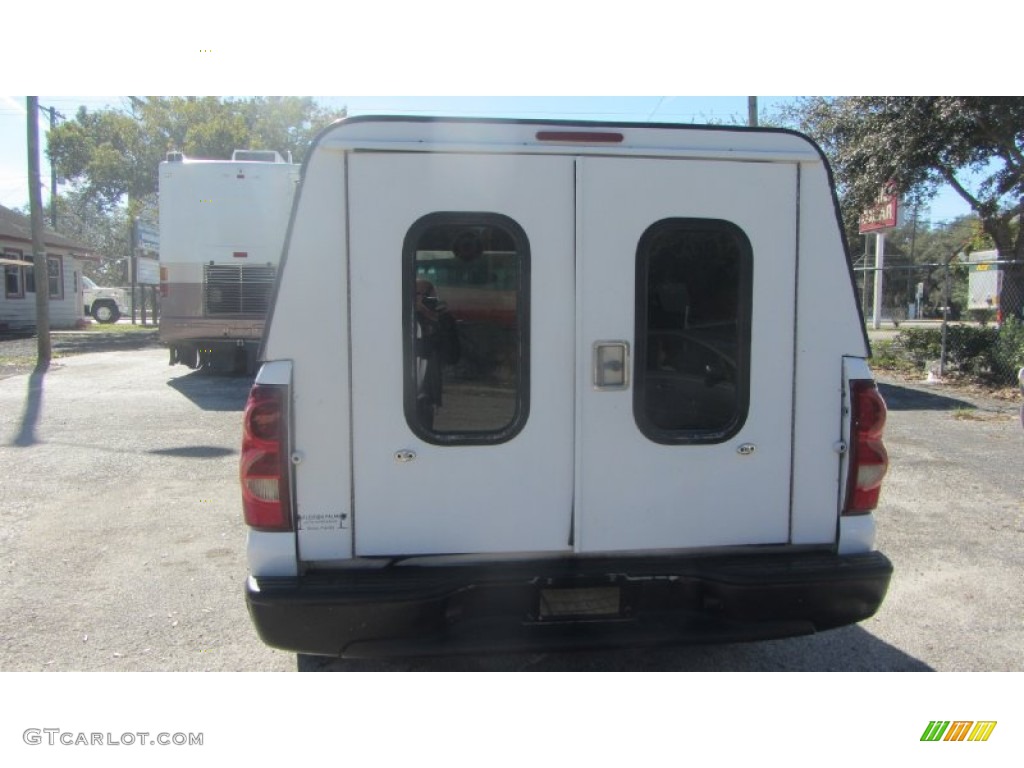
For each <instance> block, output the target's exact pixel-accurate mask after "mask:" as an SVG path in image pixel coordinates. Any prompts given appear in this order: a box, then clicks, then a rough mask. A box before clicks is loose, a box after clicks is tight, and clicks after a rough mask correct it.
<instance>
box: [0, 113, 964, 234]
mask: <svg viewBox="0 0 1024 768" xmlns="http://www.w3.org/2000/svg"><path fill="white" fill-rule="evenodd" d="M316 99H317V101H318V102H320V103H322V104H325V105H327V106H331V107H335V108H340V107H346V108H347V109H348V112H349V114H350V115H357V114H400V115H406V114H411V115H451V116H459V117H463V116H468V117H513V118H540V119H578V120H604V121H618V122H668V123H709V122H710V123H729V124H737V125H744V124H746V121H747V97H746V96H619V97H615V96H535V97H529V96H504V97H453V96H406V97H397V96H390V97H385V96H333V97H316ZM126 101H127V97H118V96H109V97H102V96H101V97H76V96H40V97H39V103H40V105H41V106H42V107H54V108H55V109H56V110H57V112H59V113H61V114H62V115H64V116H65V117H66V118H69V119H71V118H73V117H74V114H75V112H76V111H77V110H78V108H79V106H83V105H84V106H86V107H88V108H89V109H90V110H95V109H103V108H109V107H115V108H121V107H123V106H124V104H125V103H126ZM788 101H792V98H787V97H780V96H763V97H758V107H759V110H760V112H761V113H762V114H770V113H771V111H772V110H774V109H777V108H778V107H779V106H780V105H782V104H784V103H786V102H788ZM26 130H27V124H26V106H25V97H24V96H0V205H4V206H7V207H8V208H13V207H21V206H23V205H26V204H27V203H28V160H27V151H26ZM39 130H40V143H41V146H43V147H45V141H46V133H47V132H48V130H49V118H48V115H47V114H46V113H43V114H41V117H40V128H39ZM41 164H42V166H41V167H42V180H43V195H44V204H45V200H46V199H48V196H49V188H50V168H49V163H48V161H47V160H46V156H45V152H44V153H43V156H42V160H41ZM969 212H970V210H969V208H968V206H967V205H966V203H965V202H964V201H963V200H962V199H961V198H960V197H959V196H958V195H956V193H955V192H953V191H952V189H948V190H945V191H944V192H943V193H942V194H940V196H939V197H938V198H937V199H936V200H934V201H933V203H932V205H931V209H930V218H931V220H932V222H935V223H937V222H941V221H947V220H949V219H952V218H955V217H957V216H961V215H964V214H966V213H969Z"/></svg>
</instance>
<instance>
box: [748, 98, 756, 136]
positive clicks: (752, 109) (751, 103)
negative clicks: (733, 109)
mask: <svg viewBox="0 0 1024 768" xmlns="http://www.w3.org/2000/svg"><path fill="white" fill-rule="evenodd" d="M747 125H749V126H750V127H752V128H756V127H757V96H747Z"/></svg>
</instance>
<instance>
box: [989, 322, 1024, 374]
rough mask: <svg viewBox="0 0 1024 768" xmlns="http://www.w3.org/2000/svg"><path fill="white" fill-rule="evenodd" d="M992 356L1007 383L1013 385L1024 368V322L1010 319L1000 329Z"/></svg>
mask: <svg viewBox="0 0 1024 768" xmlns="http://www.w3.org/2000/svg"><path fill="white" fill-rule="evenodd" d="M992 356H993V359H994V361H995V364H996V366H998V369H999V371H1000V372H1001V374H1002V378H1003V379H1005V380H1006V383H1013V381H1014V380H1015V379H1016V373H1017V371H1019V370H1020V369H1021V367H1024V322H1021V321H1020V320H1018V319H1017V318H1015V317H1011V318H1009V319H1008V320H1007V321H1006V322H1004V323H1003V325H1002V327H1001V328H1000V329H999V336H998V338H997V339H996V343H995V348H994V349H993V351H992Z"/></svg>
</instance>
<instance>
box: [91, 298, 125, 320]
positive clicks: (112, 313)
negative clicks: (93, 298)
mask: <svg viewBox="0 0 1024 768" xmlns="http://www.w3.org/2000/svg"><path fill="white" fill-rule="evenodd" d="M92 316H93V319H95V320H96V322H97V323H116V322H117V321H118V320H120V319H121V312H120V310H118V308H117V305H116V304H114V303H112V302H109V301H97V302H95V303H94V304H93V305H92Z"/></svg>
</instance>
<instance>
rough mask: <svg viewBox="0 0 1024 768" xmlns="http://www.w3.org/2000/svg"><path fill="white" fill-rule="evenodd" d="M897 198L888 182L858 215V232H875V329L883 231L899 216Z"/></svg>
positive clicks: (879, 323)
mask: <svg viewBox="0 0 1024 768" xmlns="http://www.w3.org/2000/svg"><path fill="white" fill-rule="evenodd" d="M898 200H899V198H898V197H897V196H896V188H895V186H894V185H893V184H892V183H891V182H890V183H889V184H886V185H885V187H884V188H883V189H882V191H881V192H880V193H879V195H878V199H877V201H876V202H875V204H874V205H873V206H871V207H870V208H868V209H867V210H866V211H864V213H863V214H862V215H861V217H860V229H859V232H860V234H862V235H866V234H869V233H871V232H874V233H875V291H874V308H873V310H872V319H871V326H872V328H874V329H876V330H877V329H878V328H880V327H881V326H882V283H883V276H884V272H883V271H882V270H883V269H884V268H885V233H886V232H888V231H889V230H890V229H893V228H894V227H895V226H896V222H897V220H898V218H899V202H898ZM865 274H866V273H865Z"/></svg>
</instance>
